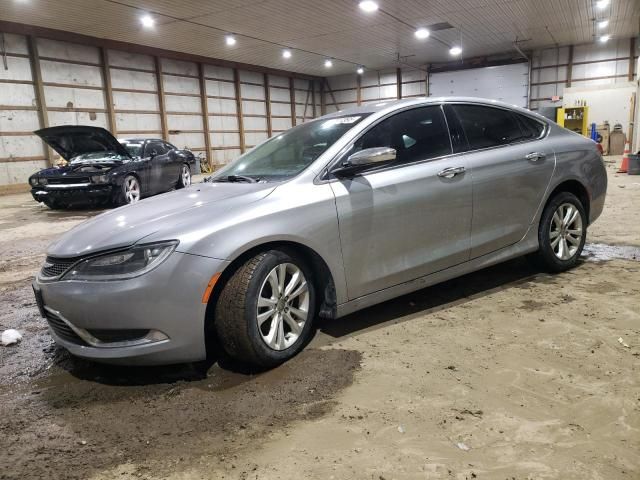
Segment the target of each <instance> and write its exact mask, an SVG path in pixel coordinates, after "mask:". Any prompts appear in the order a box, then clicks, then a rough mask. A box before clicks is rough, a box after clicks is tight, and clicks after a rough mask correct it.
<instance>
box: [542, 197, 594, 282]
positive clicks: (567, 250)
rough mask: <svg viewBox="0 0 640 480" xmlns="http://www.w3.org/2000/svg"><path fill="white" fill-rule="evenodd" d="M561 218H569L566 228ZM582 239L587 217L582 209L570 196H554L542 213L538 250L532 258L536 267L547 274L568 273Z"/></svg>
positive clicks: (580, 246) (582, 243)
mask: <svg viewBox="0 0 640 480" xmlns="http://www.w3.org/2000/svg"><path fill="white" fill-rule="evenodd" d="M569 212H570V213H569ZM556 214H558V216H556ZM561 214H562V216H564V217H567V216H569V217H571V218H569V220H571V221H570V222H569V223H568V224H567V222H566V221H565V218H561V217H560V215H561ZM577 232H580V234H579V235H578V233H577ZM586 238H587V215H586V212H585V210H584V206H583V205H582V203H581V202H580V200H578V198H577V197H576V196H575V195H573V194H572V193H569V192H561V193H558V194H557V195H555V196H554V197H553V198H552V199H551V200H550V201H549V202H548V203H547V205H546V207H545V208H544V211H543V212H542V218H541V219H540V228H539V229H538V244H539V249H538V252H537V253H536V254H535V257H534V258H535V260H536V263H537V264H538V265H539V266H541V267H542V268H543V269H545V270H547V271H549V272H563V271H565V270H568V269H570V268H572V267H574V266H575V265H576V263H577V262H578V259H579V257H580V254H581V253H582V249H583V248H584V243H585V240H586Z"/></svg>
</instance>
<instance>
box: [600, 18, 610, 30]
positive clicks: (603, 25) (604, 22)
mask: <svg viewBox="0 0 640 480" xmlns="http://www.w3.org/2000/svg"><path fill="white" fill-rule="evenodd" d="M607 25H609V20H601V21H599V22H598V28H600V29H602V28H605V27H606V26H607Z"/></svg>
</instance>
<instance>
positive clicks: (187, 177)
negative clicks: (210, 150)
mask: <svg viewBox="0 0 640 480" xmlns="http://www.w3.org/2000/svg"><path fill="white" fill-rule="evenodd" d="M189 185H191V171H190V170H189V167H188V166H186V165H183V166H182V186H183V187H188V186H189Z"/></svg>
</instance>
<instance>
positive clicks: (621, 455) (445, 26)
mask: <svg viewBox="0 0 640 480" xmlns="http://www.w3.org/2000/svg"><path fill="white" fill-rule="evenodd" d="M639 74H640V2H638V1H637V0H572V1H562V2H559V1H556V0H539V1H534V0H448V1H446V0H428V1H423V0H403V1H394V0H376V1H358V0H324V1H320V2H319V1H310V0H298V1H291V0H211V1H207V2H203V1H198V0H181V1H174V0H140V1H134V0H49V1H44V0H0V252H1V256H0V297H1V298H0V305H2V309H1V310H0V332H3V331H9V330H11V331H15V332H17V333H16V335H17V334H19V339H16V340H11V341H9V340H7V342H6V346H5V337H4V336H3V345H2V346H0V432H2V435H0V465H1V467H0V472H1V473H0V478H8V479H14V478H16V479H17V478H48V479H54V478H60V479H62V478H65V479H71V478H74V479H75V478H77V479H111V478H126V479H128V478H132V479H133V478H147V479H159V478H171V479H196V478H234V479H235V478H239V479H240V478H241V479H253V478H256V479H270V478H273V479H276V478H278V479H284V478H291V479H293V478H296V479H297V478H336V479H340V478H358V479H359V478H362V479H371V478H373V479H380V480H383V479H387V480H391V479H414V478H416V479H417V478H428V479H445V478H455V479H460V480H462V479H471V478H478V479H498V478H500V479H502V478H514V479H516V478H517V479H553V478H564V479H569V478H580V479H583V478H593V479H597V478H606V479H633V478H638V477H640V456H638V451H640V415H638V412H639V410H640V399H639V398H638V392H639V391H640V390H639V389H640V376H639V375H638V371H639V369H640V268H639V267H640V265H639V264H638V262H639V261H640V221H639V220H638V211H639V208H640V176H635V175H640V157H639V155H640V131H639V127H638V125H640V105H639V103H640V98H639V97H640V84H639ZM446 97H473V98H485V99H489V100H493V101H498V102H503V103H504V104H508V105H512V106H515V107H519V108H522V109H526V110H528V111H530V112H534V113H535V114H539V115H541V116H542V117H545V118H546V119H548V120H550V121H552V122H556V123H558V124H559V125H560V126H561V127H564V128H566V129H569V130H572V131H574V132H576V133H578V134H580V135H581V136H582V137H584V138H587V139H591V140H593V142H594V143H595V144H596V145H597V147H598V148H599V149H600V152H601V154H602V155H603V156H602V158H603V161H604V165H605V169H606V174H607V181H608V187H607V194H606V200H605V204H604V210H603V213H602V215H601V216H600V218H599V219H598V221H596V222H595V223H593V224H591V225H589V231H588V236H587V239H586V243H585V245H584V250H583V252H582V256H581V257H580V260H578V263H577V265H576V266H575V267H574V268H573V269H571V270H568V271H566V272H563V273H558V274H556V275H552V274H549V273H546V272H543V271H540V270H539V269H538V268H536V267H535V266H533V265H532V264H531V263H530V262H528V261H526V260H525V259H524V258H515V259H512V260H509V261H507V262H505V263H500V264H497V265H493V266H490V267H489V268H486V269H484V270H479V271H476V272H474V273H470V274H467V275H464V276H461V277H459V278H455V279H450V280H447V281H445V282H444V283H441V284H437V285H433V286H429V287H427V288H423V289H421V290H417V291H414V292H412V293H409V294H407V295H404V296H400V297H398V298H395V299H392V300H389V301H386V302H384V303H379V304H377V305H375V306H372V307H369V308H367V309H365V310H361V311H358V312H356V313H352V314H350V315H347V316H346V317H344V318H337V319H329V318H318V319H317V322H316V323H315V324H314V328H315V329H316V331H315V334H314V336H313V338H312V339H311V340H310V343H309V345H308V346H307V347H306V348H305V350H304V351H302V352H301V353H300V354H298V355H297V356H295V357H294V358H292V359H291V360H289V361H288V362H286V363H284V364H283V365H281V366H278V367H276V368H275V369H271V370H267V371H252V370H250V369H249V370H248V369H246V368H244V367H243V366H239V365H236V364H234V363H233V362H229V361H226V360H225V359H224V358H217V357H216V358H212V359H209V358H208V359H207V361H206V362H200V363H197V364H187V365H171V366H163V367H161V366H154V367H139V366H136V367H123V366H117V367H115V366H106V365H102V364H99V363H94V362H92V361H89V360H83V359H79V358H76V357H74V356H72V355H70V354H69V353H68V352H67V351H66V350H65V349H64V348H62V347H60V346H58V345H56V343H54V341H53V339H52V337H51V336H50V334H49V330H48V326H47V321H46V320H45V319H44V318H42V317H41V316H40V314H39V311H38V305H37V303H36V300H34V298H33V297H34V294H33V290H32V282H33V281H34V278H36V275H37V274H38V271H39V270H40V268H41V265H42V262H43V261H44V260H45V257H46V256H47V252H48V248H49V245H50V244H51V243H52V242H54V241H55V240H56V239H57V238H59V237H60V236H61V235H63V234H66V233H67V232H68V231H69V230H71V229H72V228H74V227H76V226H78V225H84V224H83V222H85V221H87V220H90V222H94V223H95V222H99V221H100V218H101V217H98V215H100V214H102V213H103V212H109V211H112V210H111V209H112V207H111V206H108V207H106V206H102V205H100V206H96V205H92V206H90V207H86V208H84V207H83V208H77V207H75V206H73V207H70V208H64V209H49V208H47V206H45V204H44V203H39V202H38V201H36V200H35V199H34V198H35V197H34V198H32V195H31V194H30V193H29V192H30V191H31V189H32V187H33V186H34V184H33V183H31V184H30V177H31V176H32V175H34V174H35V173H37V172H40V171H45V170H47V169H59V168H62V167H64V166H65V165H66V164H67V161H66V160H65V159H64V158H62V155H61V154H60V152H59V151H57V149H54V148H52V147H51V146H49V145H48V144H47V143H46V142H45V141H44V140H43V139H42V138H41V136H39V135H37V134H36V133H34V132H36V131H39V130H41V129H48V128H51V127H63V126H90V127H101V128H103V129H105V130H107V131H108V132H110V134H111V135H113V136H114V137H115V138H117V139H126V138H153V139H160V140H161V141H164V142H168V144H171V145H172V146H175V148H177V149H180V150H184V151H188V152H191V153H193V157H194V158H195V162H194V164H193V165H194V166H193V167H192V168H193V170H192V171H191V176H190V179H189V182H193V185H191V187H190V188H199V187H198V185H200V182H203V180H204V179H205V178H207V177H209V175H212V174H215V172H218V171H220V170H221V169H223V168H225V167H226V166H228V165H230V164H231V163H232V162H233V161H235V160H236V159H237V158H238V157H240V156H241V155H243V154H245V153H246V152H250V151H252V149H254V147H256V146H259V145H261V144H263V142H265V141H267V140H269V139H273V138H276V137H279V136H281V135H283V134H285V132H287V131H289V129H291V128H292V127H296V126H300V125H302V124H310V123H312V122H313V121H314V120H315V119H317V118H319V117H322V116H324V115H328V114H334V115H338V116H339V115H340V114H341V112H342V111H344V110H348V111H352V110H349V109H352V108H354V107H360V106H367V105H375V106H376V107H378V106H385V105H387V104H391V103H393V102H394V101H397V100H421V99H423V98H427V99H430V100H434V99H440V98H446ZM337 118H340V117H337ZM577 168H578V167H577ZM583 168H584V169H586V168H587V167H583ZM501 181H504V182H508V181H509V179H508V178H507V176H506V175H505V176H504V177H503V178H502V180H501ZM184 186H186V187H188V184H187V185H184ZM187 191H190V190H189V188H187ZM305 194H306V192H305V191H301V193H300V195H301V196H304V195H305ZM165 195H167V194H164V195H159V197H163V196H165ZM309 197H311V195H309ZM153 201H154V198H153V197H151V198H148V199H146V198H145V199H144V200H142V203H141V204H140V206H142V204H144V205H153V203H151V202H153ZM130 207H135V206H133V205H132V206H130ZM122 208H124V209H126V208H129V206H125V207H122ZM148 208H152V207H148ZM217 214H218V213H217V212H215V211H212V213H211V215H212V217H215V216H216V215H217ZM301 221H302V219H301ZM397 234H398V238H399V240H398V241H399V242H400V237H402V236H403V233H402V232H397ZM65 238H66V237H65ZM341 254H342V252H336V253H335V255H336V256H338V255H341ZM205 285H206V282H205ZM175 288H178V289H179V288H180V286H179V285H176V286H175ZM207 288H208V287H207ZM209 290H211V289H209ZM209 293H210V292H209ZM198 295H201V293H199V294H198ZM207 298H208V297H207ZM90 303H91V304H92V305H94V306H95V308H97V309H99V308H100V304H101V297H100V294H96V295H95V298H91V299H90ZM205 303H206V302H205ZM7 338H9V337H7ZM16 338H17V337H16Z"/></svg>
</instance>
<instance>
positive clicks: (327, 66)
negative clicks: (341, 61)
mask: <svg viewBox="0 0 640 480" xmlns="http://www.w3.org/2000/svg"><path fill="white" fill-rule="evenodd" d="M324 66H325V67H326V68H331V67H333V62H332V61H331V59H330V58H327V59H326V60H325V61H324Z"/></svg>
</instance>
